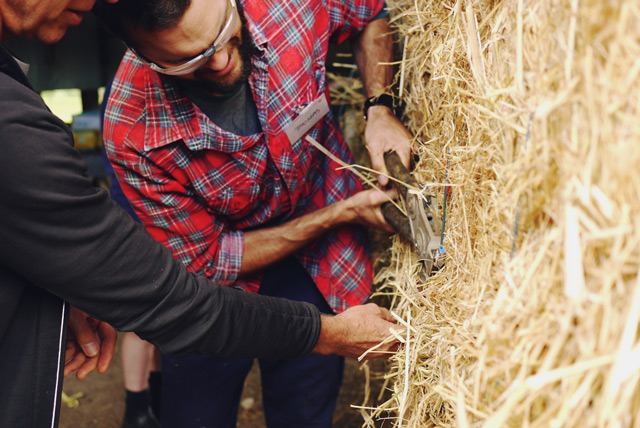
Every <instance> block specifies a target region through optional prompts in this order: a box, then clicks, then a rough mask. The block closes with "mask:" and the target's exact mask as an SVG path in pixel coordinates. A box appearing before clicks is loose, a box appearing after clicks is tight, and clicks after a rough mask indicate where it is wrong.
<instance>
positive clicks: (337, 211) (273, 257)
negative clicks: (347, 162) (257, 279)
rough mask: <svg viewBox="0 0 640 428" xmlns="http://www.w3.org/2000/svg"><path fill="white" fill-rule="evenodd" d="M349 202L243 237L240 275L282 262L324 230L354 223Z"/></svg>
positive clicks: (341, 202)
mask: <svg viewBox="0 0 640 428" xmlns="http://www.w3.org/2000/svg"><path fill="white" fill-rule="evenodd" d="M352 205H353V204H351V200H350V199H346V200H344V201H339V202H337V203H335V204H333V205H329V206H327V207H324V208H322V209H319V210H317V211H314V212H312V213H309V214H306V215H304V216H302V217H298V218H296V219H294V220H291V221H288V222H286V223H283V224H281V225H279V226H275V227H270V228H264V229H258V230H253V231H249V232H246V233H245V234H244V253H243V256H242V268H241V269H240V276H242V275H248V274H251V273H253V272H255V271H258V270H261V269H264V268H265V267H267V266H269V265H271V264H273V263H275V262H277V261H279V260H282V259H284V258H285V257H287V256H289V255H291V254H293V253H295V252H296V251H298V250H299V249H301V248H303V247H304V246H306V245H307V244H309V243H310V242H312V241H314V240H315V239H317V238H319V237H321V236H322V235H324V234H325V233H326V232H327V231H329V230H331V229H333V228H336V227H338V226H341V225H343V224H346V223H349V222H352V221H354V220H355V218H356V215H355V213H354V210H353V209H352Z"/></svg>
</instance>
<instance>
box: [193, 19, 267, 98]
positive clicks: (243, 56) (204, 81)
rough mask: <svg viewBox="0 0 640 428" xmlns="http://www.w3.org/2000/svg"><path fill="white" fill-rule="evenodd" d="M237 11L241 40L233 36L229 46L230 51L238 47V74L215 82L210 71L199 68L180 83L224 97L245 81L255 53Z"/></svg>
mask: <svg viewBox="0 0 640 428" xmlns="http://www.w3.org/2000/svg"><path fill="white" fill-rule="evenodd" d="M238 13H240V18H241V20H242V28H241V30H240V31H241V33H240V34H241V39H242V40H240V38H238V37H234V38H232V39H231V40H229V46H230V47H231V52H233V51H234V50H235V49H236V48H237V49H238V52H239V58H240V67H241V68H240V75H239V76H238V77H237V78H235V79H234V80H233V81H231V82H216V81H215V80H212V79H215V77H213V78H212V77H210V76H209V73H210V71H208V70H207V69H206V68H201V69H198V70H196V71H195V72H194V73H193V80H191V79H189V80H188V81H182V84H186V85H188V86H190V87H191V88H193V89H196V90H199V91H202V92H204V93H207V94H210V95H214V96H222V97H224V96H227V95H231V94H233V93H234V92H235V91H236V90H237V89H238V88H239V87H240V85H242V84H243V83H245V82H246V81H247V79H248V78H249V75H251V70H252V65H251V58H252V57H253V54H254V53H255V46H254V45H253V41H252V39H251V34H250V33H249V30H248V29H247V25H246V20H245V18H244V15H243V13H242V10H238Z"/></svg>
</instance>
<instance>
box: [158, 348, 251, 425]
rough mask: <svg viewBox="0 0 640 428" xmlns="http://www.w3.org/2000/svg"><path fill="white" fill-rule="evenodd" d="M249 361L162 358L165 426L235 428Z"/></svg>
mask: <svg viewBox="0 0 640 428" xmlns="http://www.w3.org/2000/svg"><path fill="white" fill-rule="evenodd" d="M252 363H253V361H252V360H250V359H225V358H213V357H209V356H202V355H189V356H187V357H183V358H179V357H174V356H170V355H163V356H162V382H163V400H162V421H161V422H162V426H163V427H166V428H234V427H235V426H236V420H237V418H238V404H239V402H240V395H241V393H242V387H243V385H244V380H245V378H246V376H247V373H248V372H249V370H250V369H251V365H252Z"/></svg>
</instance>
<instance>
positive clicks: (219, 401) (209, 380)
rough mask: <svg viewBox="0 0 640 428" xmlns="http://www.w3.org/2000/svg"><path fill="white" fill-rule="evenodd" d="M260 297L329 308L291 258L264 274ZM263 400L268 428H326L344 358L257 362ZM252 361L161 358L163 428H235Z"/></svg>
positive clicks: (311, 356)
mask: <svg viewBox="0 0 640 428" xmlns="http://www.w3.org/2000/svg"><path fill="white" fill-rule="evenodd" d="M260 294H264V295H267V296H276V297H286V298H288V299H291V300H299V301H305V302H310V303H312V304H314V305H316V306H317V307H318V308H319V309H320V311H321V312H324V313H332V310H331V308H330V307H329V305H328V304H327V302H326V301H325V299H324V297H323V296H322V294H321V293H320V292H319V291H318V289H317V288H316V286H315V284H314V282H313V280H312V279H311V277H310V276H309V274H308V273H307V272H306V271H305V270H304V268H303V267H302V265H301V264H300V263H299V262H298V261H297V260H295V259H294V258H292V257H291V258H288V259H286V260H284V261H283V262H280V263H278V264H276V265H274V266H272V267H270V268H269V269H267V270H266V271H265V276H264V279H263V280H262V283H261V286H260ZM259 362H260V373H261V377H262V398H263V403H264V411H265V418H266V421H267V426H268V427H269V428H328V427H331V420H332V418H333V412H334V410H335V406H336V399H337V397H338V392H339V390H340V385H341V383H342V374H343V370H344V359H343V358H342V357H338V356H336V355H317V354H311V355H308V356H306V357H303V358H300V359H297V360H281V361H273V360H260V361H259ZM252 364H253V360H251V359H228V358H214V357H208V356H200V355H190V356H187V357H184V358H178V357H172V356H163V357H162V378H163V408H162V426H163V427H165V428H196V427H197V428H202V427H205V428H233V427H235V426H236V419H237V416H238V404H239V401H240V395H241V393H242V387H243V384H244V380H245V377H246V376H247V373H248V372H249V369H250V368H251V365H252Z"/></svg>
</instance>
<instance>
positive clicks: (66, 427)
mask: <svg viewBox="0 0 640 428" xmlns="http://www.w3.org/2000/svg"><path fill="white" fill-rule="evenodd" d="M120 337H122V335H120ZM119 348H120V346H119V342H118V347H117V349H116V356H115V358H114V361H113V363H112V364H111V367H110V368H109V370H108V372H107V373H106V374H103V375H101V374H98V373H92V374H90V375H89V376H88V377H87V379H85V380H84V381H79V380H77V379H76V378H75V377H74V376H73V375H72V376H69V377H67V378H66V379H65V381H64V385H63V390H64V392H65V393H66V394H67V395H68V396H73V395H74V394H77V393H82V394H83V396H82V397H80V398H79V399H78V401H77V402H78V406H77V407H69V406H68V405H66V404H65V403H62V405H61V409H60V427H61V428H89V427H91V428H120V427H121V424H122V417H123V415H124V383H123V380H122V362H121V359H120V350H119ZM369 364H370V367H371V370H372V371H377V372H378V373H382V372H383V371H384V362H381V361H374V362H370V363H369ZM360 365H361V364H360V363H358V362H357V361H354V360H350V359H347V364H346V367H345V376H344V382H343V386H342V390H341V392H340V397H339V399H338V405H337V409H336V413H335V416H334V427H335V428H356V427H360V426H362V425H363V421H364V420H363V418H362V416H361V415H360V413H359V411H358V410H357V409H353V408H351V405H352V404H354V405H362V404H363V400H364V391H365V375H364V371H362V370H360ZM381 387H382V381H381V380H379V379H378V380H373V381H372V393H371V396H372V397H373V399H370V400H369V403H368V405H371V404H372V402H373V401H374V400H375V399H376V398H377V396H378V393H379V391H380V390H381ZM241 403H243V404H244V405H245V406H244V407H246V408H243V407H242V406H241V408H240V412H239V415H238V428H265V426H266V425H265V423H264V418H263V415H262V400H261V394H260V375H259V373H258V369H257V365H254V367H253V369H252V370H251V372H250V373H249V376H248V378H247V381H246V383H245V388H244V392H243V395H242V401H241ZM251 403H253V405H251V406H250V404H251ZM376 427H391V424H390V423H386V424H385V423H384V422H378V423H376ZM176 428H180V427H176ZM301 428H304V427H301Z"/></svg>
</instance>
